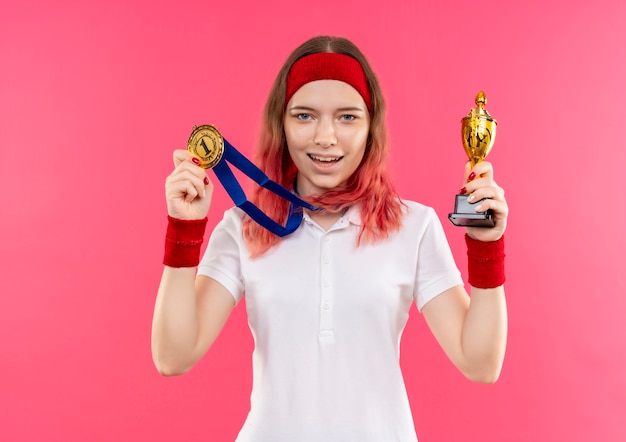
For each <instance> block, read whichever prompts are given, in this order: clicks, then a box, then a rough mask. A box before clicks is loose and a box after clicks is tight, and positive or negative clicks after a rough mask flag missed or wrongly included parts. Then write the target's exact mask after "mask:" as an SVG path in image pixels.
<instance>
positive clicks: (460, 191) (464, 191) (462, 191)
mask: <svg viewBox="0 0 626 442" xmlns="http://www.w3.org/2000/svg"><path fill="white" fill-rule="evenodd" d="M459 193H460V194H461V195H465V194H466V193H467V189H466V188H465V187H463V188H462V189H461V190H459Z"/></svg>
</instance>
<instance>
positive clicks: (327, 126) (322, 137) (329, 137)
mask: <svg viewBox="0 0 626 442" xmlns="http://www.w3.org/2000/svg"><path fill="white" fill-rule="evenodd" d="M313 141H314V142H315V144H316V145H317V146H321V147H330V146H334V145H335V144H337V136H336V135H335V126H334V125H333V122H332V121H328V120H327V119H322V120H320V121H319V123H318V125H317V127H316V129H315V139H314V140H313Z"/></svg>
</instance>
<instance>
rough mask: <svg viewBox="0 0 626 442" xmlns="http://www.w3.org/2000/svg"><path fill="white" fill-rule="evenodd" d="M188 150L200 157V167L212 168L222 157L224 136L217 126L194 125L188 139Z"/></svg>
mask: <svg viewBox="0 0 626 442" xmlns="http://www.w3.org/2000/svg"><path fill="white" fill-rule="evenodd" d="M187 150H188V151H189V152H191V153H193V154H195V155H196V156H198V158H200V167H203V168H205V169H211V168H212V167H215V165H216V164H217V163H219V162H220V160H221V159H222V155H223V154H224V137H222V134H220V132H219V131H218V130H217V129H216V128H215V126H211V125H208V124H205V125H203V126H194V127H193V131H192V132H191V135H190V136H189V140H188V141H187Z"/></svg>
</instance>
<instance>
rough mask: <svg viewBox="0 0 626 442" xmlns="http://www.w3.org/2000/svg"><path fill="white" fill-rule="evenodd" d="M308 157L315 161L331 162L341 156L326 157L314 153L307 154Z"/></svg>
mask: <svg viewBox="0 0 626 442" xmlns="http://www.w3.org/2000/svg"><path fill="white" fill-rule="evenodd" d="M309 157H311V158H312V159H314V160H315V161H322V162H324V163H332V162H333V161H339V159H341V157H334V158H328V157H316V156H315V155H309Z"/></svg>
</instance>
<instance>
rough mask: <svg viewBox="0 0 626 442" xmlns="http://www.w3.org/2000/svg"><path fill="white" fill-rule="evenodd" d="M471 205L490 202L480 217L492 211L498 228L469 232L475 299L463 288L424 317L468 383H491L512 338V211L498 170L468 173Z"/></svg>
mask: <svg viewBox="0 0 626 442" xmlns="http://www.w3.org/2000/svg"><path fill="white" fill-rule="evenodd" d="M462 192H467V193H468V194H469V195H470V197H469V200H470V202H471V201H480V200H481V199H483V198H488V199H487V200H485V201H483V202H481V203H480V207H477V209H476V210H477V211H478V212H483V211H485V210H487V209H492V210H493V212H494V217H495V220H496V225H495V227H493V228H489V229H485V228H476V227H474V228H467V244H468V266H469V272H468V273H469V282H470V285H471V296H468V294H467V292H466V291H465V289H464V288H463V287H462V286H457V287H453V288H451V289H449V290H447V291H445V292H444V293H442V294H440V295H439V296H437V297H435V298H434V299H433V300H431V301H430V302H429V303H428V304H426V305H425V306H424V308H423V309H422V312H423V314H424V317H425V319H426V322H427V323H428V325H429V327H430V329H431V331H432V332H433V334H434V336H435V338H436V339H437V341H438V342H439V344H440V345H441V347H442V348H443V350H444V351H445V353H446V354H447V355H448V357H449V358H450V360H451V361H452V362H453V363H454V364H455V365H456V366H457V367H458V368H459V370H460V371H461V372H462V373H463V374H464V375H465V376H466V377H468V378H469V379H471V380H473V381H476V382H483V383H492V382H495V381H496V380H497V379H498V377H499V376H500V371H501V369H502V364H503V362H504V353H505V349H506V337H507V309H506V300H505V296H504V286H503V285H502V284H503V282H504V267H503V259H504V255H503V247H504V245H503V241H504V238H503V234H504V231H505V229H506V223H507V216H508V206H507V203H506V200H505V198H504V191H503V190H502V188H500V187H499V186H498V185H497V184H496V183H495V181H494V180H493V168H492V166H491V164H490V163H488V162H486V161H483V162H481V163H479V164H477V165H476V166H475V167H474V169H473V170H469V168H468V169H466V184H465V187H464V189H462Z"/></svg>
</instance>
